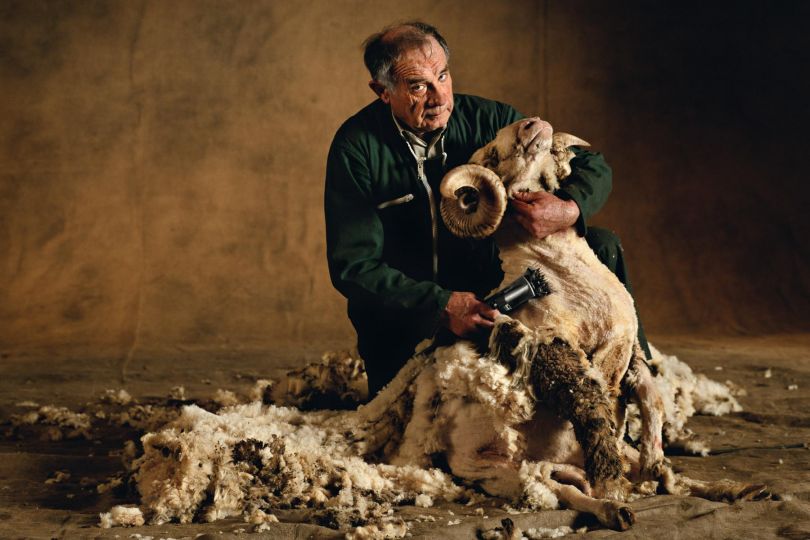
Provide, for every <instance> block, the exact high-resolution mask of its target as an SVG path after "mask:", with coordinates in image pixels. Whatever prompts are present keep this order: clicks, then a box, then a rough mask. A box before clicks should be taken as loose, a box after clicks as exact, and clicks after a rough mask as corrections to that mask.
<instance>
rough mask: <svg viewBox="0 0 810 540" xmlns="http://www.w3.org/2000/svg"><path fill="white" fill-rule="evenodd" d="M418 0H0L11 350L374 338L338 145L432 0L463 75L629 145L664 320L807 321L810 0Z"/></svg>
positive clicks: (627, 215) (624, 190)
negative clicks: (381, 69)
mask: <svg viewBox="0 0 810 540" xmlns="http://www.w3.org/2000/svg"><path fill="white" fill-rule="evenodd" d="M401 4H403V3H402V2H399V1H390V0H389V1H385V2H377V1H375V2H371V1H367V2H359V1H350V0H333V1H326V0H324V1H310V2H291V1H280V0H279V1H267V2H213V1H210V2H201V1H194V2H191V1H182V2H162V1H143V2H136V1H132V2H116V1H101V2H84V1H81V2H80V1H78V0H77V1H75V2H33V1H28V0H26V1H21V2H10V1H5V2H3V3H2V4H0V78H1V79H0V82H1V83H2V86H1V87H0V118H2V121H0V287H1V289H0V350H2V351H3V352H4V353H5V354H54V353H56V352H59V353H63V354H81V355H89V356H98V357H102V356H106V357H120V358H126V357H131V356H132V355H142V354H164V355H172V354H174V352H177V351H180V352H181V353H183V354H186V353H187V352H188V351H205V350H207V351H212V350H213V351H217V350H223V351H231V352H238V351H245V352H247V351H267V350H272V349H273V348H274V347H277V346H286V347H289V346H297V345H311V344H313V343H323V344H327V343H334V342H337V343H342V344H346V345H348V344H351V342H352V339H353V333H352V330H351V327H350V325H349V324H348V322H347V320H346V318H345V312H344V309H345V305H344V301H343V299H342V298H341V297H340V296H339V295H338V294H337V293H336V292H334V291H333V290H332V288H331V285H330V283H329V279H328V274H327V271H326V265H325V262H324V231H323V228H324V226H323V217H322V200H321V194H322V182H323V173H324V162H325V156H326V152H327V149H328V145H329V142H330V140H331V137H332V135H333V133H334V131H335V130H336V129H337V127H338V126H339V125H340V123H341V122H342V121H343V120H345V118H347V117H348V116H349V115H351V114H352V113H354V112H355V111H356V110H358V109H359V108H360V107H362V106H363V105H365V104H366V103H367V102H369V101H370V100H371V98H372V94H371V92H370V90H368V88H367V87H366V82H367V80H368V75H367V74H366V73H365V72H364V69H363V66H362V61H361V51H360V49H359V45H360V43H361V42H362V40H363V38H364V37H365V36H367V35H368V34H370V33H372V32H374V31H376V30H378V29H379V28H380V27H381V26H383V25H385V24H387V23H390V22H392V21H395V20H403V19H408V18H414V17H418V18H422V19H424V20H426V21H429V22H432V23H434V24H436V25H438V26H439V28H440V29H441V30H442V32H443V33H444V35H445V37H446V38H447V39H448V41H449V42H450V45H451V48H452V50H453V53H452V69H453V76H454V81H455V89H456V91H457V92H466V93H474V94H479V95H483V96H487V97H490V98H495V99H499V100H502V101H506V102H508V103H511V104H513V105H515V106H516V107H518V108H519V109H520V110H522V111H524V112H526V113H537V114H540V115H542V116H543V117H545V118H547V119H548V120H550V121H551V122H552V124H554V125H555V126H556V127H557V128H560V129H564V130H566V131H570V132H573V133H576V134H578V135H580V136H582V137H583V138H586V139H588V140H589V141H591V142H592V143H593V144H594V146H595V147H596V148H597V149H599V150H601V151H603V152H604V153H605V155H606V156H607V158H608V161H609V163H611V165H612V166H613V167H614V172H615V187H614V193H613V195H612V198H611V200H610V202H609V204H608V206H607V207H606V208H605V209H604V211H603V212H602V213H601V215H600V216H599V218H598V219H597V220H596V221H597V223H598V224H600V225H603V226H607V227H610V228H613V229H615V230H617V231H618V232H619V233H620V235H621V236H622V238H623V239H624V245H625V249H626V252H627V255H628V257H629V259H630V262H631V264H632V266H631V271H632V273H633V277H634V281H635V285H636V290H637V298H638V300H639V302H640V306H641V312H642V315H643V317H644V320H645V324H646V326H647V328H648V331H649V333H650V334H652V335H653V336H654V335H656V334H659V335H660V334H664V333H681V332H689V333H696V332H701V333H703V332H709V333H711V332H722V333H728V332H732V333H734V332H747V333H762V332H787V331H795V330H801V329H805V330H806V329H807V328H808V327H810V324H809V323H810V300H808V298H809V297H810V273H809V272H808V258H809V257H808V252H809V251H810V250H809V249H808V247H809V246H808V238H807V233H808V219H807V210H806V209H807V208H808V204H809V203H810V200H808V199H810V196H809V195H808V193H810V190H808V188H807V181H808V180H807V178H806V176H807V174H806V171H805V168H806V165H805V163H804V162H805V158H804V151H805V148H806V147H805V145H804V144H803V143H804V142H805V141H806V140H807V136H806V130H807V124H808V119H809V118H808V113H807V111H808V105H807V96H808V93H807V88H806V84H805V79H806V78H807V76H806V74H805V72H806V71H807V66H808V65H810V63H809V62H808V50H810V46H809V45H810V43H808V42H809V41H810V40H808V37H807V36H808V33H807V32H806V28H805V26H806V23H807V21H808V20H810V18H808V15H810V10H809V9H808V4H807V3H804V2H798V1H797V2H780V3H779V7H778V8H777V7H774V6H773V5H771V4H769V3H767V2H764V1H763V2H759V3H743V2H725V3H723V2H715V3H712V5H711V6H710V7H705V6H702V4H699V3H692V2H677V3H671V5H669V6H662V5H660V4H661V3H653V2H624V3H615V2H584V1H577V2H570V1H569V2H551V1H548V2H544V1H530V0H522V1H513V2H501V3H495V2H489V1H435V0H432V1H427V0H415V1H412V2H409V3H408V5H409V6H410V7H408V8H402V7H401Z"/></svg>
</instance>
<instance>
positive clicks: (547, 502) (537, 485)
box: [518, 461, 559, 510]
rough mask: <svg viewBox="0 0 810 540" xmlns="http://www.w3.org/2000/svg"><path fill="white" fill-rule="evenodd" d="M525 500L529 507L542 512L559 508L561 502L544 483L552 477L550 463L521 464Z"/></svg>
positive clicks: (526, 462) (520, 474)
mask: <svg viewBox="0 0 810 540" xmlns="http://www.w3.org/2000/svg"><path fill="white" fill-rule="evenodd" d="M518 474H519V476H520V480H521V483H522V484H523V500H524V501H525V502H526V504H527V506H530V507H532V508H537V509H541V510H553V509H555V508H557V505H558V503H559V501H558V500H557V496H556V495H554V493H552V492H551V490H550V489H549V488H548V486H546V485H545V484H544V483H543V481H544V480H547V479H549V478H550V477H551V466H550V464H548V463H538V462H528V461H524V462H523V463H521V464H520V472H519V473H518Z"/></svg>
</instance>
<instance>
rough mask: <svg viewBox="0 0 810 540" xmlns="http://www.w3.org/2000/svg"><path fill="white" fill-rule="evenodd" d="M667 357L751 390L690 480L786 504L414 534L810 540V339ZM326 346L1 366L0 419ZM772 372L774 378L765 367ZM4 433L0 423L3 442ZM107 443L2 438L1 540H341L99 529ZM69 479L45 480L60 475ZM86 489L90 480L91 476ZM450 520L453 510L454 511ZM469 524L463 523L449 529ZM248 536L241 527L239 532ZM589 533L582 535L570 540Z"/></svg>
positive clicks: (140, 391)
mask: <svg viewBox="0 0 810 540" xmlns="http://www.w3.org/2000/svg"><path fill="white" fill-rule="evenodd" d="M653 342H654V343H655V344H656V346H658V348H659V349H661V350H662V351H663V352H666V353H669V354H676V355H677V356H678V357H679V358H680V359H681V360H684V361H686V362H687V363H689V364H690V365H691V366H692V367H693V369H694V370H695V371H698V372H702V373H706V374H707V375H709V376H710V377H712V378H715V379H717V380H721V381H725V380H727V379H728V380H731V381H733V382H735V383H737V384H739V385H742V386H743V387H744V388H746V390H747V392H748V395H747V396H745V397H742V398H740V401H741V403H742V405H743V407H744V409H745V411H744V412H742V413H737V414H733V415H730V416H726V417H720V418H714V417H695V418H693V419H692V421H691V422H690V424H689V426H690V427H691V428H692V429H694V430H695V431H697V432H698V433H699V434H700V435H701V436H703V437H704V438H705V439H707V440H708V441H709V442H710V443H711V445H712V447H713V453H712V455H710V456H709V457H706V458H700V457H687V456H673V458H672V459H673V462H674V463H675V465H676V467H677V468H679V469H682V470H683V471H685V472H687V473H689V474H690V475H692V476H693V477H697V478H703V479H715V478H722V477H727V478H731V479H736V480H749V481H752V482H761V483H766V484H768V485H769V486H770V488H771V489H772V491H774V492H776V493H779V494H780V495H781V496H782V497H781V498H782V500H778V501H763V502H753V503H738V504H734V505H726V504H722V503H714V502H708V501H704V500H701V499H695V498H676V497H671V496H660V497H653V498H649V499H642V500H639V501H636V502H634V503H632V506H633V508H634V509H635V511H636V517H637V524H636V525H635V527H634V528H633V529H631V530H630V531H627V532H625V533H616V532H613V531H607V530H600V529H598V528H596V527H595V525H594V524H593V522H592V521H589V520H587V519H583V518H582V517H581V516H577V515H576V513H575V512H572V511H555V512H539V513H527V514H519V515H509V514H507V513H506V512H505V511H503V510H502V509H501V508H500V506H499V505H495V503H494V502H493V505H494V506H493V508H487V509H486V511H485V514H486V516H488V517H486V518H484V517H482V516H479V515H475V514H474V513H473V509H472V508H465V507H463V506H442V507H439V508H431V509H422V508H413V507H405V508H402V509H401V510H400V512H401V514H402V515H403V517H405V518H406V519H408V518H407V516H412V517H415V516H418V515H430V516H433V518H434V519H435V521H426V520H424V519H423V520H422V522H421V523H419V522H414V523H413V524H412V527H411V533H412V534H413V537H414V538H438V537H440V538H444V539H451V538H473V537H474V534H475V531H476V530H477V529H478V528H481V527H482V526H485V527H487V528H491V527H494V526H497V525H498V524H499V523H500V520H501V519H502V518H503V517H507V516H508V517H511V518H512V519H513V521H515V523H516V524H518V525H519V526H521V527H523V528H524V529H526V528H530V527H555V526H559V525H571V526H574V527H575V528H577V527H581V526H584V525H589V526H590V527H591V528H590V529H589V532H587V533H585V535H586V536H587V538H594V539H595V538H606V537H614V536H617V535H618V537H620V538H717V539H726V538H789V539H799V538H810V467H809V465H810V450H808V444H810V334H804V335H790V336H768V337H759V338H751V337H747V338H722V339H711V340H709V339H706V338H694V337H691V338H682V337H681V338H676V337H658V338H657V339H653ZM318 350H319V349H316V348H311V349H308V350H306V351H296V352H286V353H276V354H274V355H273V358H268V355H258V354H240V355H238V356H237V355H233V354H231V355H225V354H222V355H209V356H207V357H200V356H199V355H195V357H194V360H193V361H192V360H185V361H183V360H177V359H173V360H171V361H165V360H163V361H161V360H157V359H137V358H136V359H134V360H132V361H131V362H130V363H129V364H128V365H127V367H126V373H125V377H124V379H123V380H122V368H121V362H120V361H113V360H111V361H109V362H98V361H87V360H82V359H78V358H74V359H60V360H59V361H54V360H53V359H35V358H27V357H7V358H3V359H2V360H0V365H1V366H2V369H1V371H2V377H0V424H3V423H6V422H7V420H8V419H9V417H10V416H11V415H12V414H17V413H20V412H22V411H23V410H24V409H21V408H20V407H18V406H16V404H19V403H21V402H24V401H33V402H36V403H39V404H41V405H47V404H55V405H64V406H68V407H71V408H79V407H81V406H83V405H84V404H86V403H88V402H91V401H94V400H96V399H97V398H98V396H99V394H101V393H102V392H103V391H104V390H105V389H112V388H115V389H117V388H122V387H123V388H126V389H127V390H128V391H129V392H130V393H131V394H132V395H133V396H134V397H136V398H138V399H145V398H147V397H155V398H164V397H165V396H166V395H167V394H168V393H169V391H170V389H171V387H173V386H176V385H181V384H182V385H183V386H184V387H185V389H186V393H187V395H188V396H189V397H190V398H208V397H210V396H211V395H213V393H214V392H215V391H216V389H217V388H223V389H230V390H234V391H237V392H244V393H246V392H247V390H248V388H249V387H250V386H251V385H252V383H253V382H254V381H255V380H256V379H257V378H260V377H272V376H274V375H278V374H279V373H280V372H282V371H284V370H285V369H287V368H290V367H294V366H296V365H300V363H299V362H301V361H312V360H315V359H317V357H318V356H319V355H318ZM769 368H770V374H771V376H770V377H766V376H765V374H766V370H767V369H769ZM6 427H7V426H3V425H0V434H2V433H3V431H4V430H5V429H4V428H6ZM96 435H98V438H99V439H100V440H96V441H93V442H88V441H86V440H81V439H80V440H71V441H62V442H56V443H54V442H46V441H42V440H39V439H37V438H36V437H26V438H22V439H19V438H16V437H8V436H5V435H3V436H0V453H2V458H0V538H138V537H139V535H140V537H147V536H152V537H154V538H155V539H158V538H195V537H199V538H204V537H207V538H230V537H237V536H238V537H240V538H241V537H245V536H251V537H256V538H338V537H340V535H339V534H336V533H335V532H334V531H331V530H329V529H325V528H322V527H318V526H315V525H309V524H306V523H302V522H301V521H302V520H305V519H306V516H305V515H303V514H301V513H296V512H292V511H289V512H278V513H277V515H278V516H279V518H280V519H281V521H282V523H280V524H278V525H276V526H274V528H272V529H271V530H270V531H268V532H265V533H261V534H250V533H249V532H247V531H249V530H250V526H249V525H246V524H245V523H243V522H241V521H240V520H238V519H231V520H224V521H219V522H216V523H210V524H194V525H163V526H155V527H149V526H147V527H140V528H136V529H122V528H114V529H100V528H98V527H97V524H98V513H99V512H102V511H106V510H108V509H109V508H110V507H111V506H113V505H114V504H122V503H127V502H135V501H134V500H132V499H131V498H129V499H127V498H120V497H119V495H118V494H116V493H115V492H114V491H113V492H106V493H104V494H101V495H99V494H98V493H96V492H95V490H94V489H93V488H92V487H88V485H90V484H94V482H100V481H103V480H105V479H106V478H107V477H108V476H109V475H112V474H114V473H115V472H116V471H118V470H120V468H121V465H120V458H119V457H117V456H115V455H110V453H111V452H112V453H115V451H117V450H119V449H120V448H121V445H122V444H123V442H124V441H125V440H126V439H128V438H131V437H132V435H133V433H132V432H126V431H124V430H110V431H109V432H104V433H97V434H96ZM57 470H62V471H68V472H69V473H70V478H69V479H67V480H65V481H63V482H59V483H50V484H46V483H45V482H46V480H48V479H49V478H51V477H52V476H53V473H54V471H57ZM82 478H85V479H89V480H85V483H84V485H82V483H81V479H82ZM450 512H453V515H451V513H450ZM459 518H460V519H461V522H460V523H459V524H457V525H448V522H449V521H451V520H456V519H459ZM243 531H244V532H243ZM572 536H583V535H581V534H580V535H572Z"/></svg>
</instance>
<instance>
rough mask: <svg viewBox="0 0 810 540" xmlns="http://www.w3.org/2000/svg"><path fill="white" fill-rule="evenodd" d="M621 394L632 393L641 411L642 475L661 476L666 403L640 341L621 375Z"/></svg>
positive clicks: (656, 477) (628, 394)
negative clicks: (645, 358) (622, 375)
mask: <svg viewBox="0 0 810 540" xmlns="http://www.w3.org/2000/svg"><path fill="white" fill-rule="evenodd" d="M622 394H623V395H625V396H628V397H631V398H632V399H634V401H636V403H637V404H638V408H639V410H640V412H641V425H642V431H641V438H640V440H639V449H640V451H641V454H640V457H639V466H640V470H639V476H640V477H641V479H642V480H660V479H661V477H662V476H663V475H664V474H665V472H664V446H663V441H662V438H663V430H664V403H663V400H662V399H661V393H660V392H659V390H658V387H657V386H656V384H655V381H654V380H653V376H652V373H650V368H649V367H648V366H647V362H645V361H644V353H643V352H642V350H641V346H640V345H639V343H638V341H636V344H635V346H634V348H633V357H632V358H631V359H630V365H629V367H628V369H627V372H626V373H625V375H624V378H623V379H622Z"/></svg>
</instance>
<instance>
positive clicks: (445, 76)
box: [439, 73, 450, 82]
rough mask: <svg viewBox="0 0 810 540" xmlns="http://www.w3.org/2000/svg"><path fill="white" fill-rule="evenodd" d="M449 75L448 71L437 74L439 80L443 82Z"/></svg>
mask: <svg viewBox="0 0 810 540" xmlns="http://www.w3.org/2000/svg"><path fill="white" fill-rule="evenodd" d="M449 75H450V74H449V73H440V74H439V82H444V81H446V80H447V77H448V76H449Z"/></svg>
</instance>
